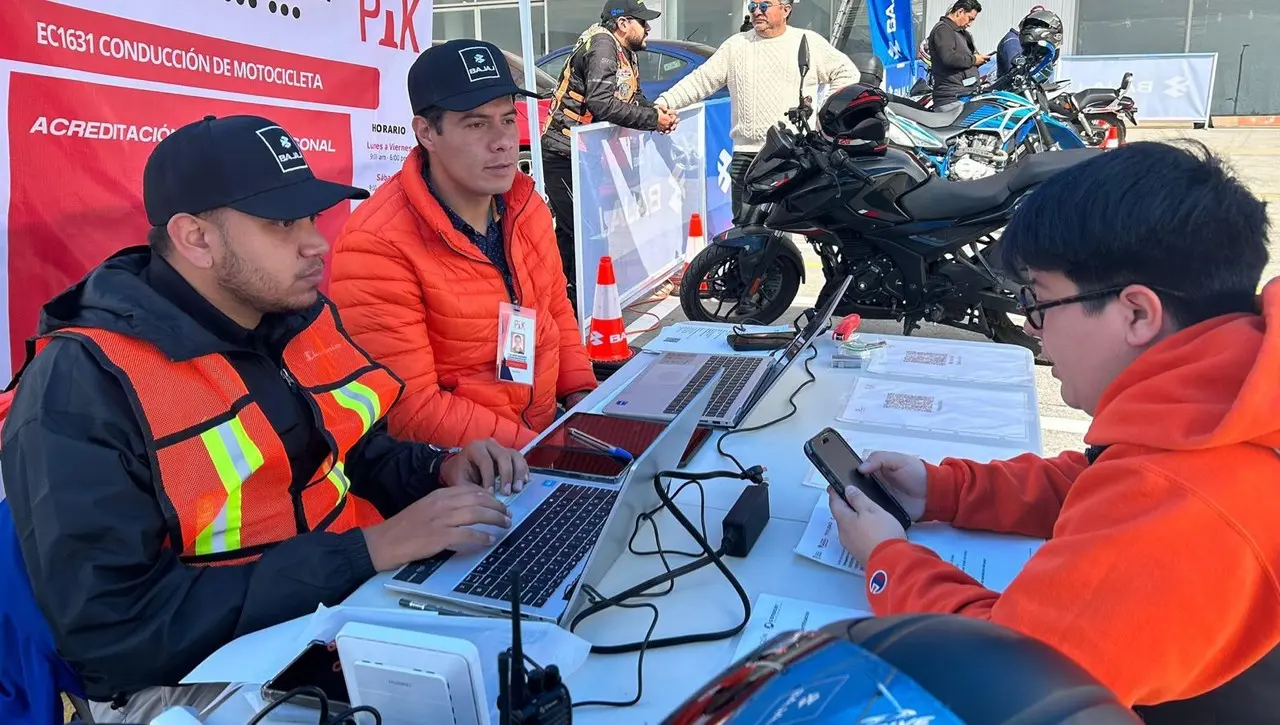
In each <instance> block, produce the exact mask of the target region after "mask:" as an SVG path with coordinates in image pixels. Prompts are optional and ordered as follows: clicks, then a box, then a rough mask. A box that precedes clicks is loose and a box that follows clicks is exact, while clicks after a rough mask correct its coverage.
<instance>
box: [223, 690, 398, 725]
mask: <svg viewBox="0 0 1280 725" xmlns="http://www.w3.org/2000/svg"><path fill="white" fill-rule="evenodd" d="M303 696H306V697H311V698H315V699H316V700H319V701H320V717H319V719H317V720H316V725H358V721H357V720H356V715H358V714H360V713H362V712H363V713H368V714H370V715H372V716H373V723H374V725H382V714H381V713H379V712H378V711H377V710H376V709H375V708H372V707H369V706H368V705H357V706H356V707H349V708H346V709H344V710H339V711H338V713H337V714H336V715H334V716H333V717H329V696H328V695H326V694H324V691H323V690H321V689H320V688H318V687H313V686H311V685H307V686H306V687H297V688H294V689H292V690H289V691H288V692H286V693H285V694H284V696H283V697H281V698H280V699H279V700H276V701H275V702H273V703H271V704H270V705H267V706H266V707H264V708H262V710H261V711H260V712H259V713H258V714H257V715H254V716H253V719H252V720H250V721H249V723H248V725H258V724H259V723H261V722H263V721H264V720H266V718H267V715H270V714H271V711H272V710H275V709H276V708H277V707H280V706H281V705H283V704H285V703H286V702H288V701H289V700H291V699H293V698H295V697H303Z"/></svg>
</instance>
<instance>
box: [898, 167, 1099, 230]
mask: <svg viewBox="0 0 1280 725" xmlns="http://www.w3.org/2000/svg"><path fill="white" fill-rule="evenodd" d="M1102 153H1106V152H1105V151H1103V150H1101V149H1068V150H1065V151H1049V152H1045V153H1039V154H1033V155H1031V156H1028V157H1026V158H1024V159H1022V160H1021V161H1019V162H1018V163H1016V164H1014V165H1012V166H1010V167H1009V168H1007V169H1005V170H1004V171H1002V172H1000V173H998V174H994V175H992V176H988V177H986V178H985V179H974V180H973V181H947V180H946V179H940V178H938V177H933V178H931V179H929V180H928V181H926V182H925V183H924V184H922V185H920V186H919V187H916V188H915V189H912V190H911V191H909V192H907V193H906V194H904V195H903V196H902V198H901V199H900V200H899V203H900V204H901V205H902V208H903V210H904V211H906V212H907V213H908V214H910V215H911V216H912V217H914V218H915V219H916V221H940V220H945V219H962V218H965V217H968V216H971V215H974V214H980V213H982V212H985V211H988V210H991V209H995V208H997V207H999V206H1001V205H1002V204H1004V203H1005V202H1006V201H1008V200H1009V198H1010V197H1012V196H1013V195H1015V194H1017V193H1018V192H1020V191H1024V190H1026V189H1028V188H1030V187H1032V186H1035V185H1036V184H1039V183H1040V182H1042V181H1046V180H1047V179H1049V177H1051V176H1053V175H1054V174H1057V173H1058V172H1060V171H1064V170H1066V169H1068V168H1070V167H1072V166H1075V165H1076V164H1078V163H1080V162H1082V161H1087V160H1088V159H1091V158H1093V157H1094V156H1097V155H1099V154H1102Z"/></svg>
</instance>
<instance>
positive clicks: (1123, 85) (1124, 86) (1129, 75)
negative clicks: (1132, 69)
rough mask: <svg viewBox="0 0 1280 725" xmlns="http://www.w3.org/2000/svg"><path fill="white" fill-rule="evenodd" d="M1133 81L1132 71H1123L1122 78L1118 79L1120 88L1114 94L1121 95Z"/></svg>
mask: <svg viewBox="0 0 1280 725" xmlns="http://www.w3.org/2000/svg"><path fill="white" fill-rule="evenodd" d="M1132 83H1133V73H1125V74H1124V78H1123V79H1121V81H1120V88H1119V91H1118V92H1117V94H1116V95H1120V96H1123V95H1124V94H1125V91H1127V90H1129V86H1130V85H1131V84H1132Z"/></svg>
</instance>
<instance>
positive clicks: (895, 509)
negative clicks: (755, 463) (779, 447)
mask: <svg viewBox="0 0 1280 725" xmlns="http://www.w3.org/2000/svg"><path fill="white" fill-rule="evenodd" d="M804 454H805V455H806V456H808V457H809V460H810V461H812V462H813V465H814V466H817V468H818V472H819V473H821V474H822V477H823V478H825V479H827V483H830V484H831V487H832V488H834V489H835V490H836V492H837V493H839V494H840V498H843V499H844V500H845V503H848V502H849V498H848V496H847V495H846V494H845V490H844V489H845V487H846V486H854V487H855V488H857V489H858V490H859V491H861V492H862V493H864V494H866V496H867V498H869V499H871V500H872V501H875V502H876V504H878V505H879V506H880V508H882V509H884V510H885V511H888V512H889V513H891V514H893V517H894V518H895V519H897V520H898V523H900V524H902V528H903V529H909V528H911V517H910V516H908V515H907V511H906V509H904V508H902V504H900V503H898V499H896V498H894V497H893V494H891V493H889V491H888V490H887V489H885V487H884V486H883V485H882V484H881V483H880V482H879V481H877V480H875V479H874V478H872V477H870V476H867V475H864V474H862V473H860V472H859V471H858V466H861V465H862V459H861V458H859V457H858V454H857V453H854V452H853V449H852V448H850V447H849V444H848V443H846V442H845V440H844V436H842V435H840V433H838V432H837V431H836V430H835V429H834V428H827V429H825V430H823V431H822V432H821V433H819V434H818V435H816V436H814V437H813V438H810V439H809V440H808V441H806V442H805V444H804Z"/></svg>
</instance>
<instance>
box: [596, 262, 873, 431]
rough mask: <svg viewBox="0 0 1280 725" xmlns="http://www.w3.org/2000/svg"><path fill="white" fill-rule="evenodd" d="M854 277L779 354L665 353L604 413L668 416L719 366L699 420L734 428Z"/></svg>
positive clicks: (825, 319) (822, 321) (824, 319)
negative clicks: (716, 380) (718, 375)
mask: <svg viewBox="0 0 1280 725" xmlns="http://www.w3.org/2000/svg"><path fill="white" fill-rule="evenodd" d="M852 281H853V277H851V276H850V277H845V280H844V283H843V284H841V285H840V288H839V290H837V291H836V293H835V294H833V295H832V296H831V297H830V299H828V300H827V303H826V304H825V305H823V306H822V309H821V310H820V311H819V312H818V313H817V314H815V315H814V316H813V317H811V318H810V320H809V324H807V325H805V328H804V330H802V331H801V332H800V334H798V335H796V338H795V339H794V340H792V342H791V344H790V345H788V346H787V347H786V348H785V349H784V350H782V354H781V355H780V356H778V355H777V354H776V353H775V354H774V355H773V356H766V357H761V356H758V355H752V356H748V355H704V354H696V353H686V352H664V353H662V355H661V356H659V357H658V359H657V360H655V361H654V362H653V363H651V364H650V365H649V367H647V368H645V370H644V372H642V373H640V374H639V375H637V376H636V378H635V379H634V380H632V381H631V382H630V383H628V384H627V386H626V387H625V388H623V390H622V392H620V393H619V394H618V395H617V397H615V398H614V399H613V400H612V401H610V402H609V404H608V405H606V406H605V407H604V410H603V411H602V412H604V413H605V414H606V415H616V416H620V417H624V418H642V419H645V420H671V419H672V418H673V417H675V416H676V415H677V414H679V413H680V412H681V411H683V410H684V409H685V406H687V405H688V404H689V402H690V401H692V400H693V399H694V397H695V396H696V395H697V394H698V391H700V390H702V388H703V387H704V386H705V385H706V384H707V381H709V380H710V379H711V377H712V376H713V375H715V374H716V373H717V372H719V371H721V370H723V371H724V377H723V378H722V379H721V381H720V384H719V385H717V386H716V391H715V395H714V396H713V397H712V398H711V404H710V405H709V406H708V407H707V410H706V413H705V414H704V415H703V418H702V423H703V424H704V425H708V426H712V427H715V428H737V427H738V425H739V424H741V423H742V421H743V419H745V418H746V417H747V414H748V413H750V412H751V409H752V408H754V407H755V404H756V403H757V402H759V401H760V399H761V398H763V397H764V395H765V393H768V392H769V388H771V387H772V386H773V384H774V383H775V382H777V381H778V379H779V378H781V377H782V376H783V374H784V373H786V372H787V369H788V368H790V367H791V365H792V364H793V363H794V362H795V361H796V359H797V358H799V357H800V353H801V352H803V351H804V349H805V348H806V347H808V346H809V343H811V342H813V340H814V338H816V337H817V336H818V335H819V334H820V333H821V332H822V330H824V329H825V328H826V325H827V322H829V321H830V320H831V315H833V314H834V313H835V309H836V305H837V304H838V303H839V301H840V300H841V299H842V298H843V297H844V293H845V290H847V289H848V288H849V284H850V282H852Z"/></svg>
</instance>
